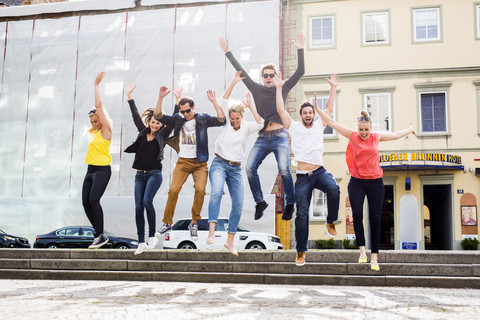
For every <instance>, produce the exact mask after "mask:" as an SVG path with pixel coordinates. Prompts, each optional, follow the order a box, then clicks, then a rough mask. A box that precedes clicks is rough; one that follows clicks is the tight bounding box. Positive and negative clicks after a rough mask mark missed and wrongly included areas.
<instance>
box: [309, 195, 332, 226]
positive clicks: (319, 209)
mask: <svg viewBox="0 0 480 320" xmlns="http://www.w3.org/2000/svg"><path fill="white" fill-rule="evenodd" d="M327 215H328V206H327V194H326V193H323V192H322V191H320V190H318V189H313V194H312V201H311V204H310V220H326V219H327Z"/></svg>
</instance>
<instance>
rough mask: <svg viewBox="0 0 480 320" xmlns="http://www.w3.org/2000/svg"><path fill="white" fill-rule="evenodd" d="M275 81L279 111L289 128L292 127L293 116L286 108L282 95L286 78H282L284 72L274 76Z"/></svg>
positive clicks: (286, 126) (284, 123)
mask: <svg viewBox="0 0 480 320" xmlns="http://www.w3.org/2000/svg"><path fill="white" fill-rule="evenodd" d="M273 83H274V84H275V88H277V94H276V103H277V113H278V115H279V116H280V118H281V119H282V122H283V125H284V126H285V128H287V130H288V129H289V128H290V124H291V123H292V117H291V116H290V114H288V112H287V110H285V105H284V103H283V97H282V87H283V85H284V83H285V80H282V73H281V72H279V73H278V74H276V75H275V77H274V78H273Z"/></svg>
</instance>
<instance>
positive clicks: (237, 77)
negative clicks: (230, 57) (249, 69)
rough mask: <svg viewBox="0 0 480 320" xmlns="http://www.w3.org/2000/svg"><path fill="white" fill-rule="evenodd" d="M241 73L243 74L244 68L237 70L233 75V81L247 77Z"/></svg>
mask: <svg viewBox="0 0 480 320" xmlns="http://www.w3.org/2000/svg"><path fill="white" fill-rule="evenodd" d="M241 74H242V70H240V71H237V72H235V75H234V76H233V81H235V83H237V82H239V81H242V80H243V79H245V77H242V76H241Z"/></svg>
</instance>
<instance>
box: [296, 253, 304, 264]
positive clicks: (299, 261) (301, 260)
mask: <svg viewBox="0 0 480 320" xmlns="http://www.w3.org/2000/svg"><path fill="white" fill-rule="evenodd" d="M305 257H306V254H305V252H297V259H296V260H295V264H296V265H297V266H298V267H301V266H303V265H305Z"/></svg>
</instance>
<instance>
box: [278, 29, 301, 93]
mask: <svg viewBox="0 0 480 320" xmlns="http://www.w3.org/2000/svg"><path fill="white" fill-rule="evenodd" d="M293 44H294V45H295V47H296V48H297V70H295V72H294V73H293V74H292V76H291V77H290V78H288V79H287V81H286V82H285V85H284V89H283V90H288V91H290V89H292V88H293V87H294V86H295V84H297V82H298V81H299V80H300V78H301V77H302V76H303V75H304V74H305V58H304V50H303V48H304V46H305V36H304V35H303V34H301V33H300V34H299V35H297V40H294V41H293Z"/></svg>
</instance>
